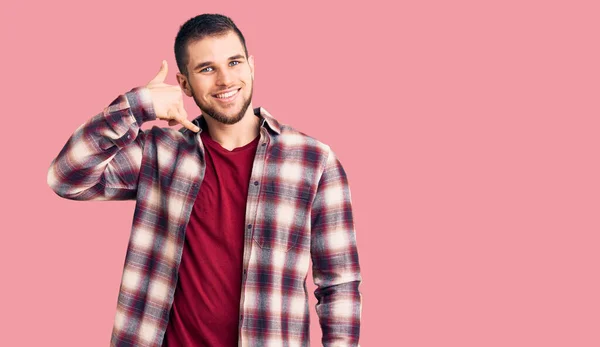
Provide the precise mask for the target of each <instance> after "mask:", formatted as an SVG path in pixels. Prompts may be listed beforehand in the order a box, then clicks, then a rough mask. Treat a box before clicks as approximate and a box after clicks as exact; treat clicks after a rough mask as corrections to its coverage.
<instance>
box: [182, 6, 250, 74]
mask: <svg viewBox="0 0 600 347" xmlns="http://www.w3.org/2000/svg"><path fill="white" fill-rule="evenodd" d="M231 31H233V32H234V33H235V34H236V35H237V36H238V37H239V39H240V41H241V42H242V46H243V47H244V53H245V54H246V58H248V49H247V48H246V40H245V39H244V35H242V32H241V31H240V29H238V27H237V26H236V25H235V23H233V21H232V20H231V18H229V17H227V16H224V15H222V14H208V13H205V14H201V15H198V16H196V17H193V18H190V19H189V20H188V21H187V22H185V23H184V24H183V25H182V26H181V27H180V28H179V32H178V33H177V37H176V38H175V61H176V62H177V67H178V68H179V71H181V73H183V74H184V75H186V76H187V75H188V71H187V64H188V58H189V57H188V52H187V46H188V45H189V44H190V43H192V42H195V41H198V40H201V39H203V38H205V37H209V36H213V37H214V36H222V35H226V34H228V33H229V32H231Z"/></svg>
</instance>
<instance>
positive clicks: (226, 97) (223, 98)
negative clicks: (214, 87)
mask: <svg viewBox="0 0 600 347" xmlns="http://www.w3.org/2000/svg"><path fill="white" fill-rule="evenodd" d="M240 89H242V88H236V89H231V90H228V91H224V92H222V93H219V94H213V95H212V96H213V98H215V99H217V100H219V101H220V102H224V103H226V102H230V101H233V99H235V97H236V96H237V95H238V94H239V93H240Z"/></svg>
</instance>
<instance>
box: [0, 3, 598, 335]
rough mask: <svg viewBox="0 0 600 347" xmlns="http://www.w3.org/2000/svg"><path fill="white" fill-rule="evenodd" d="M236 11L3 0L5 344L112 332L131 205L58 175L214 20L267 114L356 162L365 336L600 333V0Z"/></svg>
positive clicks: (207, 6) (0, 322) (276, 6)
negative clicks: (246, 62)
mask: <svg viewBox="0 0 600 347" xmlns="http://www.w3.org/2000/svg"><path fill="white" fill-rule="evenodd" d="M224 3H225V2H219V1H213V2H204V1H193V2H192V1H171V2H164V3H161V4H160V5H159V4H150V3H148V2H142V1H103V2H101V3H100V2H99V3H90V2H75V1H73V2H72V3H66V2H60V1H59V2H56V1H54V2H42V1H39V2H37V3H34V2H26V1H24V2H19V3H17V2H11V3H9V4H3V5H2V9H1V11H0V13H1V14H0V26H1V30H0V35H1V37H2V42H1V43H2V45H1V47H2V54H1V63H2V83H1V86H2V87H1V88H2V91H1V93H0V95H1V99H2V103H1V105H2V126H3V128H4V130H3V131H2V135H1V136H0V141H1V142H0V145H1V146H0V148H1V150H2V153H1V154H2V157H1V159H2V162H3V164H2V170H0V175H1V179H0V184H1V185H2V186H1V188H2V190H1V191H2V200H1V201H2V209H1V211H2V219H1V223H2V224H1V225H2V226H1V227H0V229H1V230H2V231H1V240H2V241H1V242H0V266H1V272H0V273H1V276H2V282H1V285H0V291H1V292H0V304H1V306H0V331H1V335H2V338H1V340H2V341H1V342H0V344H1V345H2V346H11V347H12V346H92V347H94V346H98V347H100V346H107V345H108V343H109V339H110V333H111V329H112V325H113V320H114V314H115V309H116V300H117V295H118V287H119V283H120V278H121V272H122V266H123V261H124V256H125V251H126V246H127V241H128V239H129V232H130V227H131V221H132V216H133V209H134V202H133V201H128V202H76V201H69V200H65V199H61V198H59V197H58V196H57V195H55V194H54V193H53V192H52V191H51V189H50V188H49V187H48V185H47V183H46V173H47V170H48V166H49V164H50V161H51V160H52V159H53V158H54V157H55V156H56V155H57V154H58V152H59V151H60V149H61V148H62V146H63V145H64V144H65V142H66V140H67V139H68V137H69V136H70V135H71V134H72V132H73V131H74V130H75V129H76V128H77V127H78V126H79V125H80V124H81V123H83V122H84V121H85V120H87V119H88V118H90V117H91V116H93V115H94V114H96V113H98V112H100V111H101V110H102V109H103V108H104V107H105V106H106V105H108V104H109V103H110V102H111V101H112V100H114V99H115V98H116V97H117V96H118V95H119V94H122V93H124V92H126V91H128V90H130V89H131V88H133V87H135V86H140V85H144V84H146V83H147V82H148V81H149V80H150V79H151V78H152V77H153V76H154V75H155V74H156V72H157V71H158V68H159V67H160V62H161V60H162V59H167V61H168V63H169V67H170V70H169V77H168V78H167V83H172V84H175V83H176V80H175V72H176V64H175V59H174V54H173V41H174V38H175V35H176V34H177V30H178V29H179V26H180V25H181V24H182V23H183V22H185V21H186V20H187V19H189V18H190V17H193V16H195V15H197V14H200V13H204V12H218V13H224V14H226V15H229V16H231V17H232V18H233V19H234V21H235V22H236V23H237V24H238V26H239V27H240V28H241V30H242V31H243V32H244V34H245V36H246V39H247V44H248V49H249V51H250V54H252V55H254V56H255V60H256V80H255V83H256V85H255V98H254V105H255V106H264V107H265V108H267V109H268V110H269V111H270V112H271V113H272V114H273V115H274V116H276V117H277V118H279V119H280V120H281V121H282V122H284V123H288V124H291V125H293V126H294V127H296V128H297V129H299V130H301V131H303V132H305V133H307V134H309V135H312V136H314V137H316V138H318V139H320V140H321V141H323V142H325V143H327V144H329V145H331V147H332V148H333V150H334V151H336V153H337V154H338V156H339V157H340V159H341V161H342V163H343V165H344V167H345V168H346V171H347V173H348V178H349V181H350V186H351V189H352V198H353V203H354V212H355V223H356V230H357V239H358V247H359V255H360V261H361V265H362V273H363V284H362V286H361V289H362V292H363V297H364V304H363V315H362V319H363V324H362V326H361V345H362V346H366V347H369V346H411V347H413V346H432V347H433V346H436V347H437V346H460V347H468V346H473V347H480V346H493V347H495V346H498V347H500V346H502V347H504V346H578V347H583V346H599V345H600V313H599V312H600V277H599V270H600V266H599V265H600V252H599V251H598V249H599V245H600V244H599V241H600V235H599V232H600V219H599V218H598V217H599V211H600V198H599V196H600V183H599V182H600V165H599V162H598V160H599V151H598V148H599V145H600V143H599V142H600V137H599V136H598V133H599V125H600V119H599V116H600V112H599V111H600V107H599V105H600V98H599V95H600V68H599V64H600V51H599V42H600V41H599V39H600V37H599V36H600V35H599V33H600V24H599V23H600V21H599V20H598V13H599V10H600V8H599V7H598V2H597V1H587V2H586V1H494V2H492V1H411V2H393V1H381V0H374V1H357V2H354V3H353V4H350V3H348V2H341V1H339V2H325V1H323V2H320V1H319V2H316V1H315V2H307V1H303V2H293V3H288V2H286V3H285V4H280V3H278V2H270V3H267V2H227V5H224ZM221 4H223V5H221ZM393 4H396V5H393ZM185 105H186V109H187V110H188V113H189V114H190V118H192V117H195V116H197V115H198V112H199V111H198V109H197V107H196V105H195V104H194V103H193V101H191V99H188V98H186V101H185ZM152 125H160V126H167V125H166V123H159V122H151V123H149V124H146V125H145V126H144V128H149V127H151V126H152ZM308 282H309V284H310V285H309V291H310V292H311V296H312V291H313V290H314V285H313V284H312V279H311V278H310V277H309V280H308ZM315 303H316V300H315V299H314V297H312V301H311V304H310V305H311V310H312V316H311V319H312V326H311V334H312V339H311V341H312V342H313V344H314V345H320V337H321V332H320V329H319V327H318V324H317V319H316V314H315V312H314V304H315Z"/></svg>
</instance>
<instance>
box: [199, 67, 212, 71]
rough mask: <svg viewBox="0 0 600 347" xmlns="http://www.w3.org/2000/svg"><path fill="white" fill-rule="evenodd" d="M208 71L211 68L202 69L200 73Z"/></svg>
mask: <svg viewBox="0 0 600 347" xmlns="http://www.w3.org/2000/svg"><path fill="white" fill-rule="evenodd" d="M208 69H212V67H210V66H209V67H205V68H204V69H202V70H200V72H210V71H208Z"/></svg>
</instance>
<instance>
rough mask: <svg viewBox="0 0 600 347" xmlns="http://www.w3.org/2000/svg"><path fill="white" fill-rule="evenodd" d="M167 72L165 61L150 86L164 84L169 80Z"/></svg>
mask: <svg viewBox="0 0 600 347" xmlns="http://www.w3.org/2000/svg"><path fill="white" fill-rule="evenodd" d="M167 70H168V66H167V61H166V60H163V61H162V63H161V65H160V70H158V73H157V74H156V76H154V78H153V79H152V80H150V82H148V84H150V83H162V82H164V81H165V78H167V72H168V71H167Z"/></svg>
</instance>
